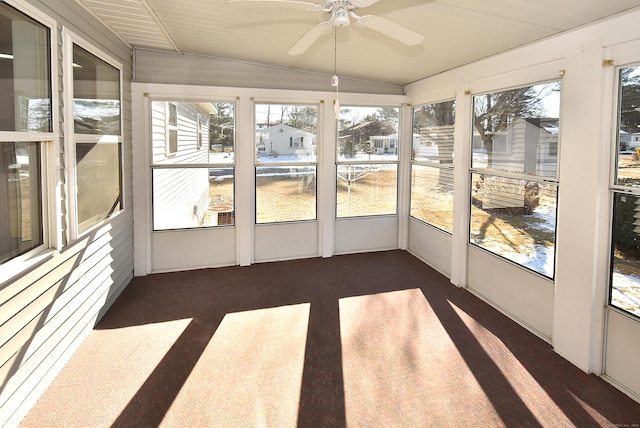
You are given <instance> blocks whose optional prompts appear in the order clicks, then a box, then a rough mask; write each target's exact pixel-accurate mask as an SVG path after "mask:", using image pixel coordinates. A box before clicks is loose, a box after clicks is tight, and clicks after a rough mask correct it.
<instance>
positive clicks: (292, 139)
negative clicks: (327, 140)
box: [256, 125, 316, 157]
mask: <svg viewBox="0 0 640 428" xmlns="http://www.w3.org/2000/svg"><path fill="white" fill-rule="evenodd" d="M315 150H316V136H315V135H314V134H312V133H310V132H306V131H303V130H301V129H297V128H294V127H292V126H289V125H275V126H272V127H269V128H262V129H258V130H257V131H256V152H257V156H258V157H261V156H267V157H278V156H280V155H288V156H302V157H306V156H309V155H312V154H314V152H315Z"/></svg>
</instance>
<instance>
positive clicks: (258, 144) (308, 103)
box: [251, 98, 324, 226]
mask: <svg viewBox="0 0 640 428" xmlns="http://www.w3.org/2000/svg"><path fill="white" fill-rule="evenodd" d="M323 104H324V103H323V101H319V100H304V99H301V100H296V101H292V100H279V99H277V98H275V99H272V98H268V99H255V98H254V99H252V103H251V105H252V118H253V129H254V132H253V137H252V140H253V147H254V148H255V149H254V152H255V156H254V161H253V188H254V194H253V199H254V200H253V223H254V225H255V226H268V225H282V224H292V223H309V222H317V221H318V216H319V209H318V183H319V182H320V181H319V180H320V179H319V175H320V152H321V150H322V149H321V130H322V126H323V123H322V117H323V116H322V109H323ZM258 105H278V106H301V107H315V108H316V133H315V139H316V140H315V146H316V149H315V152H316V153H315V155H314V160H312V161H290V162H280V161H276V162H273V163H270V162H261V161H260V156H258V153H268V152H269V150H268V148H267V146H266V144H265V143H264V142H262V141H259V140H258V132H257V117H256V111H257V106H258ZM281 125H285V126H289V125H286V124H281ZM274 126H276V125H274ZM281 132H282V130H281ZM294 138H295V137H294ZM289 141H290V145H289V147H290V148H292V149H295V148H296V147H298V146H296V145H295V143H294V142H293V139H290V140H289ZM300 145H301V146H302V147H304V141H303V139H302V137H301V140H300ZM312 146H313V142H312ZM262 148H264V150H261V149H262ZM271 165H273V166H274V167H279V168H287V167H290V168H296V167H312V168H314V169H315V176H316V184H315V204H314V205H315V210H314V212H315V215H314V217H313V218H306V219H295V220H277V221H269V222H258V174H257V171H258V168H267V167H269V166H271Z"/></svg>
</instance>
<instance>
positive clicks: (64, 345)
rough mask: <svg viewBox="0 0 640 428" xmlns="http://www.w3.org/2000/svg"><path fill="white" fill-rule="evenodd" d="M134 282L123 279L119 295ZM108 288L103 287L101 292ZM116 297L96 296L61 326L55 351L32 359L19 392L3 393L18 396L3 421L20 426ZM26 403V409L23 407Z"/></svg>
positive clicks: (6, 406)
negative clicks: (39, 360) (29, 410)
mask: <svg viewBox="0 0 640 428" xmlns="http://www.w3.org/2000/svg"><path fill="white" fill-rule="evenodd" d="M131 278H132V277H131V275H127V276H124V277H123V278H122V279H121V281H122V284H123V285H122V286H121V287H119V288H118V289H117V292H118V293H119V292H120V291H122V289H123V288H124V286H125V285H126V284H127V283H128V282H129V281H130V280H131ZM104 288H105V287H99V289H100V290H103V289H104ZM113 294H114V293H113V292H112V290H111V289H109V290H107V291H103V292H102V293H96V294H95V299H90V300H86V301H85V302H84V304H83V306H82V307H80V308H79V309H78V311H77V312H75V313H74V314H73V315H72V316H70V317H68V318H66V322H65V324H64V325H62V326H61V328H60V329H59V330H58V331H57V332H56V334H54V335H52V336H50V340H49V342H48V344H49V345H50V347H51V348H49V346H43V347H41V348H40V351H41V352H40V353H41V354H43V355H44V358H43V359H42V360H41V362H40V364H39V365H36V364H35V363H36V362H37V359H36V358H31V359H30V360H29V363H32V364H25V365H24V366H22V367H20V369H21V370H20V375H22V374H25V373H26V374H27V377H26V378H25V379H24V381H23V382H21V383H20V385H18V386H17V387H19V389H18V388H17V387H15V388H11V389H10V388H8V387H7V388H5V391H3V393H4V392H7V391H8V390H11V391H12V392H13V391H15V392H13V393H12V394H11V396H10V397H8V400H7V401H6V402H4V403H3V404H2V408H1V409H0V420H5V419H8V420H11V418H14V420H15V423H16V424H17V423H18V422H19V421H20V420H21V419H22V417H24V414H26V410H25V409H28V406H29V405H30V403H31V402H32V401H33V400H35V399H37V398H38V397H39V396H40V394H42V392H44V389H45V388H46V386H47V385H48V384H49V383H50V382H51V381H52V380H53V378H54V377H55V375H56V374H57V373H58V372H59V370H60V369H62V367H63V366H64V364H65V363H66V362H67V361H68V359H69V358H70V357H71V356H72V355H73V352H75V350H76V349H77V348H78V347H79V346H80V344H81V343H82V342H83V341H84V338H85V337H86V335H87V334H88V333H89V332H90V331H91V328H92V326H93V325H94V324H95V322H96V321H97V319H98V317H97V315H96V314H97V313H100V312H99V311H98V309H99V308H103V307H105V306H106V304H108V302H109V301H113V299H114V298H113ZM58 334H59V335H58ZM14 379H15V382H16V383H19V381H20V380H21V379H20V378H19V376H18V375H16V376H14V377H13V378H12V379H11V381H12V383H13V381H14ZM7 386H9V385H7ZM11 386H13V385H11ZM3 395H4V394H3ZM7 395H8V394H7ZM25 403H26V406H25V407H21V406H23V404H25ZM13 409H16V411H15V412H13V413H12V411H13ZM5 413H6V414H5Z"/></svg>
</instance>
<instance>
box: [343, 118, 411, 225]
mask: <svg viewBox="0 0 640 428" xmlns="http://www.w3.org/2000/svg"><path fill="white" fill-rule="evenodd" d="M399 117H400V109H399V108H398V107H362V106H347V107H342V108H341V109H340V119H339V121H338V153H337V165H336V169H337V177H336V180H337V195H336V197H337V201H336V211H337V212H336V215H337V217H339V218H340V217H358V216H371V215H395V214H397V205H398V204H397V200H398V196H397V194H398V191H397V189H398V123H399Z"/></svg>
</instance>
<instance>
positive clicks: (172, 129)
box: [151, 101, 216, 230]
mask: <svg viewBox="0 0 640 428" xmlns="http://www.w3.org/2000/svg"><path fill="white" fill-rule="evenodd" d="M151 110H152V120H151V123H152V127H151V128H152V139H151V141H152V156H153V164H154V165H155V168H154V169H153V177H152V179H153V228H154V230H165V229H174V228H177V227H178V225H180V226H181V227H189V225H191V227H197V226H201V225H202V223H203V219H204V216H205V212H206V209H207V207H208V205H209V170H208V169H207V168H188V166H189V165H206V164H207V163H209V118H210V115H212V114H216V109H215V107H214V106H213V105H212V104H210V103H187V102H169V101H153V102H152V103H151ZM172 120H173V123H172ZM185 167H186V168H185Z"/></svg>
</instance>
